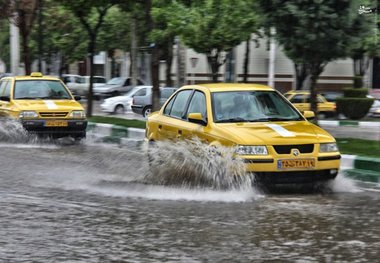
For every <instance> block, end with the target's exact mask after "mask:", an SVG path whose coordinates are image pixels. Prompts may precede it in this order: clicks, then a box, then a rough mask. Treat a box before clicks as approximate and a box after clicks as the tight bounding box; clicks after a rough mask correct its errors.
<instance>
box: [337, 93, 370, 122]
mask: <svg viewBox="0 0 380 263" xmlns="http://www.w3.org/2000/svg"><path fill="white" fill-rule="evenodd" d="M373 102H374V99H371V98H346V97H343V98H338V99H337V100H336V107H337V111H338V112H339V113H343V114H344V116H346V117H347V118H349V119H353V120H359V119H361V118H363V117H364V116H366V115H367V113H368V111H369V109H370V108H371V106H372V104H373Z"/></svg>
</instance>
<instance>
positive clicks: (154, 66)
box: [145, 0, 160, 111]
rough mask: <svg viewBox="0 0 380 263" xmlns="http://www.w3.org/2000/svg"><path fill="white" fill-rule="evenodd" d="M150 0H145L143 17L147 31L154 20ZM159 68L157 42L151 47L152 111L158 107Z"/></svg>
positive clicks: (150, 28) (151, 26)
mask: <svg viewBox="0 0 380 263" xmlns="http://www.w3.org/2000/svg"><path fill="white" fill-rule="evenodd" d="M151 11H152V0H146V1H145V18H146V22H147V27H148V31H149V32H151V31H152V30H153V29H154V22H153V18H152V14H151ZM159 69H160V54H159V47H158V45H157V43H156V44H155V45H154V46H153V48H152V58H151V74H152V75H151V76H152V86H153V87H152V111H156V110H158V109H159V108H160V82H159Z"/></svg>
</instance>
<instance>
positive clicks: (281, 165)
mask: <svg viewBox="0 0 380 263" xmlns="http://www.w3.org/2000/svg"><path fill="white" fill-rule="evenodd" d="M277 168H278V169H280V170H291V169H305V168H306V169H313V168H315V159H285V160H278V161H277Z"/></svg>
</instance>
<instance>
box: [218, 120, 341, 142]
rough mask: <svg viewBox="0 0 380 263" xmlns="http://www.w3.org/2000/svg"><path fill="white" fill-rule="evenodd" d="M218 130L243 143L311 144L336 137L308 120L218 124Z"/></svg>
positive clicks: (221, 133) (226, 136)
mask: <svg viewBox="0 0 380 263" xmlns="http://www.w3.org/2000/svg"><path fill="white" fill-rule="evenodd" d="M216 126H217V132H218V133H220V135H221V136H222V137H225V138H230V140H231V141H233V142H234V143H236V144H242V145H276V144H279V145H281V144H309V143H320V142H331V141H334V138H333V137H332V136H331V135H330V134H329V133H327V132H326V131H324V130H323V129H321V128H319V127H318V126H316V125H314V124H312V123H310V122H307V121H291V122H268V123H229V124H217V125H216Z"/></svg>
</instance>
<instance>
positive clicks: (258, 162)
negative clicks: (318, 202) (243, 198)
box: [243, 154, 341, 184]
mask: <svg viewBox="0 0 380 263" xmlns="http://www.w3.org/2000/svg"><path fill="white" fill-rule="evenodd" d="M340 158H341V156H340V154H334V155H329V156H326V155H324V156H319V157H317V158H314V159H313V158H305V160H310V159H313V160H314V162H313V164H314V165H313V166H312V167H285V168H284V167H281V162H282V160H283V158H261V159H259V158H243V161H244V163H245V164H246V171H247V172H248V173H253V174H254V175H255V180H256V181H257V182H263V183H270V184H288V183H289V184H290V183H313V182H323V181H328V180H331V179H334V178H335V177H336V176H337V174H338V171H339V167H340ZM285 159H286V158H285ZM300 160H302V158H300Z"/></svg>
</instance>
